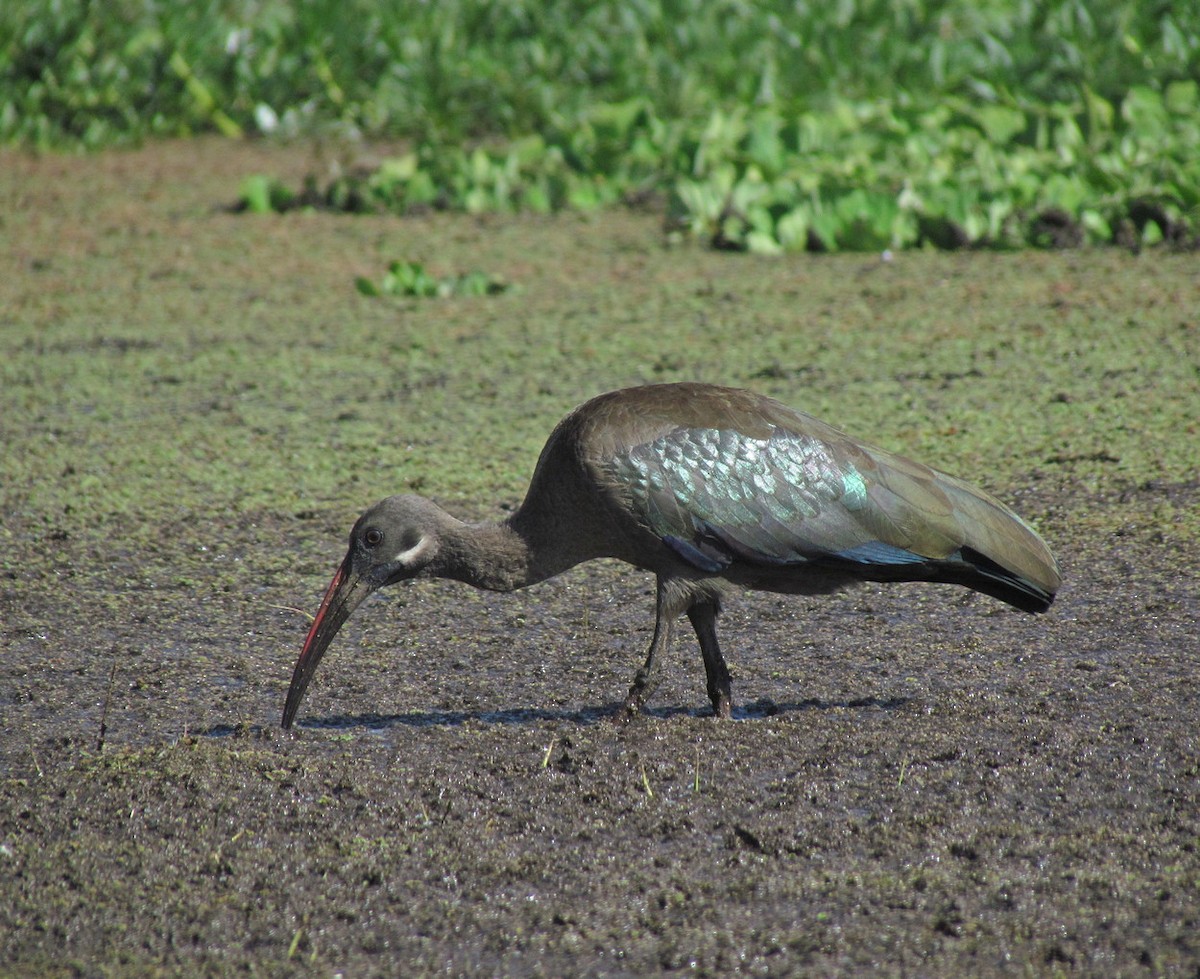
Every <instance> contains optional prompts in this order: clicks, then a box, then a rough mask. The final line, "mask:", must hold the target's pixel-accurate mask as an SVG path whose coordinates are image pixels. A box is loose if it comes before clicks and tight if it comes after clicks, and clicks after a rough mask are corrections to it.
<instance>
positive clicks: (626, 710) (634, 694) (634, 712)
mask: <svg viewBox="0 0 1200 979" xmlns="http://www.w3.org/2000/svg"><path fill="white" fill-rule="evenodd" d="M645 702H646V698H645V697H644V696H642V695H641V694H640V693H639V692H638V691H637V689H636V688H634V689H633V690H630V691H629V696H627V697H626V698H625V700H624V701H623V702H622V703H621V706H620V707H618V708H617V712H616V713H615V714H614V715H613V718H612V721H613V723H614V724H617V725H625V724H628V723H629V722H630V721H632V720H633V719H634V718H635V717H637V716H638V714H640V713H641V712H642V706H643V705H644V704H645Z"/></svg>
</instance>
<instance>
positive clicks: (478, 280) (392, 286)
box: [354, 261, 510, 298]
mask: <svg viewBox="0 0 1200 979" xmlns="http://www.w3.org/2000/svg"><path fill="white" fill-rule="evenodd" d="M354 285H355V287H356V288H357V289H358V291H359V292H360V293H362V294H363V295H364V296H418V297H422V298H433V297H438V298H445V297H448V296H492V295H496V294H497V293H501V292H506V291H507V290H508V289H509V288H510V286H509V284H508V283H507V282H505V281H504V280H503V279H501V278H500V277H499V276H495V275H487V274H485V273H483V272H467V273H465V274H464V275H451V276H446V277H444V278H436V277H434V276H432V275H430V274H429V273H428V272H426V271H425V267H424V266H423V265H422V264H421V263H420V262H400V261H396V262H392V263H391V264H390V265H389V266H388V270H387V272H385V273H384V276H383V278H382V279H381V280H380V281H379V282H378V283H376V282H373V281H371V280H370V279H368V278H366V277H364V276H360V277H359V278H357V279H355V280H354Z"/></svg>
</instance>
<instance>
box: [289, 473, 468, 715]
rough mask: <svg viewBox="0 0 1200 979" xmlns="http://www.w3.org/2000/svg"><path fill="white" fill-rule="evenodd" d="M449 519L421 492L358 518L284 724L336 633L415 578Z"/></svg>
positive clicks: (303, 657)
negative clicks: (369, 603) (381, 594)
mask: <svg viewBox="0 0 1200 979" xmlns="http://www.w3.org/2000/svg"><path fill="white" fill-rule="evenodd" d="M445 519H447V515H446V513H445V512H444V511H443V510H441V509H440V508H439V507H438V506H437V505H436V504H434V503H431V502H430V501H429V500H426V499H424V498H423V497H420V496H389V497H388V498H387V499H386V500H381V501H380V502H379V503H376V504H375V505H374V506H373V507H371V508H370V509H369V510H368V511H367V512H366V513H364V514H363V515H362V516H361V517H359V518H358V521H357V522H356V523H355V524H354V529H353V530H352V531H350V547H349V549H348V550H347V552H346V557H345V558H344V559H343V561H342V563H341V566H340V567H339V568H338V569H337V573H336V574H334V576H333V580H332V581H331V582H330V583H329V587H328V588H327V589H326V590H325V597H324V598H323V599H321V605H320V607H319V608H318V609H317V614H316V617H315V618H314V619H313V623H312V626H311V627H310V628H309V630H308V636H307V638H306V639H305V640H304V646H303V648H301V650H300V658H299V659H297V660H296V668H295V670H294V671H293V673H292V684H291V686H290V687H289V688H288V695H287V702H286V703H285V705H284V708H283V726H284V727H285V728H289V727H291V726H292V721H293V720H294V719H295V716H296V710H297V709H298V708H299V706H300V701H301V699H302V698H303V697H304V691H305V690H306V689H307V688H308V684H309V681H310V680H312V678H313V674H314V673H316V671H317V664H318V663H320V662H321V657H322V656H324V655H325V650H326V649H328V648H329V644H330V643H331V642H333V637H334V636H336V635H337V633H338V630H339V629H341V627H342V625H343V624H344V623H345V622H346V620H347V619H349V618H350V615H351V614H352V613H353V612H354V610H355V609H356V608H358V606H359V605H361V604H362V602H363V600H364V599H365V598H366V597H367V596H368V595H370V594H371V593H372V592H373V591H376V590H377V589H379V588H382V587H384V586H385V585H391V584H394V583H395V582H397V581H404V580H406V579H408V578H415V577H417V576H418V575H420V574H421V573H422V572H423V571H425V570H426V569H427V568H429V565H430V563H431V562H432V561H433V560H434V558H436V557H437V553H438V527H439V525H440V524H441V523H442V522H443V520H445Z"/></svg>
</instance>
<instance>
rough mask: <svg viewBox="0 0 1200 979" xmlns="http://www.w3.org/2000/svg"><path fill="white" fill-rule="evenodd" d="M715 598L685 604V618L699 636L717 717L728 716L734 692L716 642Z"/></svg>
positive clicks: (709, 697) (717, 608) (709, 696)
mask: <svg viewBox="0 0 1200 979" xmlns="http://www.w3.org/2000/svg"><path fill="white" fill-rule="evenodd" d="M718 611H719V607H718V605H717V603H716V602H714V601H701V602H696V603H695V604H694V605H690V606H688V610H687V614H688V618H689V619H691V621H692V628H693V629H695V630H696V638H697V639H699V640H700V653H701V655H702V656H703V657H704V672H705V673H707V674H708V699H709V700H711V701H712V705H713V713H714V714H716V715H717V717H728V716H729V714H730V711H731V710H732V707H733V694H732V692H731V691H730V686H729V667H727V666H726V665H725V657H724V656H722V655H721V647H720V645H719V644H718V643H717V612H718Z"/></svg>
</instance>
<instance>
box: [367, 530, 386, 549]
mask: <svg viewBox="0 0 1200 979" xmlns="http://www.w3.org/2000/svg"><path fill="white" fill-rule="evenodd" d="M363 543H364V544H366V545H367V547H378V546H379V545H380V544H382V543H383V531H382V530H378V529H376V528H375V527H372V528H371V529H370V530H368V531H367V532H366V533H365V534H363Z"/></svg>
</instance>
